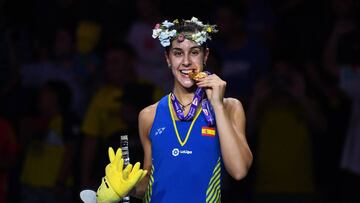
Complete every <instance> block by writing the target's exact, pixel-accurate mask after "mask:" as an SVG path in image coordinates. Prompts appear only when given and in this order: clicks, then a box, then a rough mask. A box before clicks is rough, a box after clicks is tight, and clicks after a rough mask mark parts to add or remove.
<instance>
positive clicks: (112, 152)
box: [108, 147, 115, 163]
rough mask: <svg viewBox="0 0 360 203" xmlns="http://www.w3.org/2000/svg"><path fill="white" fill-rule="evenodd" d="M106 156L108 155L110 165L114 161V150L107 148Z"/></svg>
mask: <svg viewBox="0 0 360 203" xmlns="http://www.w3.org/2000/svg"><path fill="white" fill-rule="evenodd" d="M108 154H109V160H110V163H112V162H113V161H114V159H115V152H114V149H113V148H112V147H109V149H108Z"/></svg>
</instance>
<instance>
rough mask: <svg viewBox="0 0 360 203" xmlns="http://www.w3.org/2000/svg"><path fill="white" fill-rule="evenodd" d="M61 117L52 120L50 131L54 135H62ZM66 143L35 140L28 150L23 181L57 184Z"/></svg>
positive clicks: (38, 183) (39, 184)
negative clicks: (56, 143)
mask: <svg viewBox="0 0 360 203" xmlns="http://www.w3.org/2000/svg"><path fill="white" fill-rule="evenodd" d="M61 126H62V120H61V117H56V118H54V119H53V120H51V121H50V124H49V127H50V132H51V133H53V135H54V136H60V138H61V136H62V134H61V133H62V132H61ZM64 150H65V149H64V145H63V144H62V145H54V144H50V143H48V142H46V138H45V140H44V141H42V142H40V141H33V142H31V144H30V148H29V150H27V153H26V157H25V163H24V166H23V171H22V175H21V181H22V183H24V184H27V185H31V186H39V187H40V186H41V187H53V186H55V183H56V180H57V176H58V173H59V169H60V166H61V163H62V159H63V155H64Z"/></svg>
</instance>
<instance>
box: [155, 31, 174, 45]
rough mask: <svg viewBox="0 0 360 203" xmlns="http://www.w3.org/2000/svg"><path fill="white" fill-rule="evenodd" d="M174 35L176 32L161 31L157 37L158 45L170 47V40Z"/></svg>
mask: <svg viewBox="0 0 360 203" xmlns="http://www.w3.org/2000/svg"><path fill="white" fill-rule="evenodd" d="M175 35H176V30H171V31H169V30H168V29H166V30H162V31H161V32H160V35H159V40H160V43H161V45H162V46H163V47H167V46H169V45H170V39H171V38H172V37H174V36H175Z"/></svg>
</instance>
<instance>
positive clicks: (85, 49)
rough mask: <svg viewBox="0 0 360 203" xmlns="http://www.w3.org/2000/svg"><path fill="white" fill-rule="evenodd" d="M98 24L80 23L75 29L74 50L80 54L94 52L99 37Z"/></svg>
mask: <svg viewBox="0 0 360 203" xmlns="http://www.w3.org/2000/svg"><path fill="white" fill-rule="evenodd" d="M101 31H102V30H101V27H100V25H99V24H97V23H95V22H91V21H81V22H80V23H79V25H78V27H77V28H76V48H77V50H78V51H79V52H80V53H82V54H88V53H90V52H92V51H93V50H94V48H95V47H96V46H97V44H98V42H99V38H100V35H101Z"/></svg>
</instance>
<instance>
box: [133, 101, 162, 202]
mask: <svg viewBox="0 0 360 203" xmlns="http://www.w3.org/2000/svg"><path fill="white" fill-rule="evenodd" d="M156 107H157V103H156V104H153V105H151V106H148V107H146V108H144V109H143V110H142V111H141V112H140V113H139V118H138V119H139V120H138V122H139V136H140V141H141V144H142V147H143V151H144V162H143V169H145V170H147V171H148V173H147V174H146V176H145V177H144V178H143V179H142V180H141V182H140V183H138V184H137V186H136V187H135V188H134V190H132V191H131V194H130V195H131V196H134V197H136V198H139V199H142V198H143V197H144V195H145V192H146V189H147V186H148V183H149V177H150V174H151V167H152V155H151V141H150V139H149V134H150V130H151V127H152V124H153V122H154V118H155V112H156Z"/></svg>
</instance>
